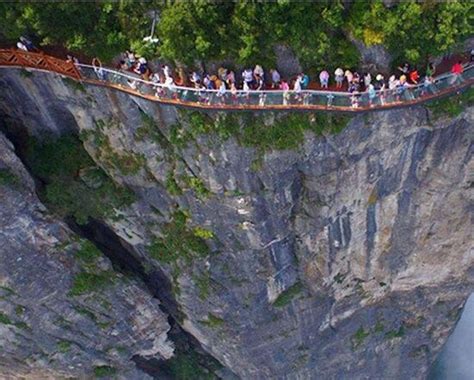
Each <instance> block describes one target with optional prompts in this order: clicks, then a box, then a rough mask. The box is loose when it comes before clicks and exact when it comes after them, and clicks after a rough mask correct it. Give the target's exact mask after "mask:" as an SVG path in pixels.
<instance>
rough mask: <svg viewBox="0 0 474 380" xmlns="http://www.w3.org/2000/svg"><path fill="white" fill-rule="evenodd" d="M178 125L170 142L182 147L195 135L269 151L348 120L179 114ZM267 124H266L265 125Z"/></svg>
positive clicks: (335, 129) (295, 145) (317, 116)
mask: <svg viewBox="0 0 474 380" xmlns="http://www.w3.org/2000/svg"><path fill="white" fill-rule="evenodd" d="M180 116H181V119H182V121H183V122H182V123H180V124H175V125H173V126H172V127H171V130H170V142H171V143H172V144H173V145H175V146H176V147H178V148H184V147H186V145H187V144H189V143H190V142H191V141H193V140H195V139H196V138H197V137H198V136H199V135H207V136H209V137H210V138H218V139H220V140H222V141H225V140H227V139H229V138H230V137H234V138H235V139H236V140H237V141H238V142H239V143H240V145H242V146H245V147H254V148H258V149H259V150H260V151H262V152H265V151H269V150H285V149H296V148H298V147H300V146H301V145H302V144H303V143H304V138H305V135H304V133H305V131H311V132H313V133H314V134H316V135H317V136H321V135H326V134H337V133H339V132H341V131H342V130H343V129H344V128H345V127H346V126H347V124H348V122H349V121H350V120H351V117H349V116H345V115H333V114H327V113H292V114H283V115H282V114H280V113H265V114H256V113H253V112H252V113H250V112H248V113H244V114H241V115H239V116H236V115H234V114H217V115H214V117H211V116H210V115H208V114H207V113H205V112H199V111H183V110H182V111H180ZM268 121H270V122H268Z"/></svg>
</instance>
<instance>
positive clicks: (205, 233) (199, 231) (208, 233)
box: [194, 227, 214, 239]
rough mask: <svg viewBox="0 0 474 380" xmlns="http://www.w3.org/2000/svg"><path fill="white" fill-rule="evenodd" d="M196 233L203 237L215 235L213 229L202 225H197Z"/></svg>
mask: <svg viewBox="0 0 474 380" xmlns="http://www.w3.org/2000/svg"><path fill="white" fill-rule="evenodd" d="M194 235H196V236H197V237H199V238H201V239H212V238H213V237H214V233H213V232H212V231H209V230H206V229H205V228H202V227H195V228H194Z"/></svg>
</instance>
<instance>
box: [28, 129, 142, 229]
mask: <svg viewBox="0 0 474 380" xmlns="http://www.w3.org/2000/svg"><path fill="white" fill-rule="evenodd" d="M27 162H28V165H29V166H30V168H31V170H32V172H33V173H34V174H35V175H36V176H38V177H39V178H40V179H41V180H43V181H44V182H45V187H44V189H42V190H41V192H40V196H41V197H42V198H43V200H45V201H46V203H47V204H48V205H49V206H50V208H51V209H52V210H53V211H55V212H56V213H57V214H59V215H60V216H62V217H65V216H69V215H71V216H73V217H74V218H75V220H76V221H77V222H78V223H80V224H83V223H86V222H87V220H88V219H89V218H95V219H104V218H108V217H112V216H113V215H114V214H115V212H114V210H115V209H116V208H120V207H124V206H126V205H129V204H131V203H132V202H133V201H134V195H133V193H132V192H131V191H130V190H128V189H126V188H124V187H122V186H119V185H116V184H115V183H114V182H113V181H112V180H111V179H110V178H109V177H108V176H107V175H106V174H105V172H103V171H102V169H100V168H99V167H97V166H96V165H95V163H94V161H93V160H92V159H91V158H90V157H89V155H88V154H87V152H86V151H85V150H84V148H83V146H82V143H81V142H80V140H79V139H78V138H77V137H76V136H74V135H63V136H61V137H59V138H55V137H53V136H48V137H47V138H45V140H44V141H38V140H35V139H32V140H31V141H30V144H29V146H28V150H27ZM85 169H87V171H88V172H90V170H91V169H93V171H94V176H95V181H94V182H95V183H97V185H98V186H94V188H91V187H90V185H88V184H87V182H89V181H87V180H85V179H84V180H83V179H82V178H81V172H83V171H84V170H85Z"/></svg>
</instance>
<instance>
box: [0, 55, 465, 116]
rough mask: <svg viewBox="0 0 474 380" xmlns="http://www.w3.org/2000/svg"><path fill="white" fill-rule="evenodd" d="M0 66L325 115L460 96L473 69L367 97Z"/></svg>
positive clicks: (183, 99)
mask: <svg viewBox="0 0 474 380" xmlns="http://www.w3.org/2000/svg"><path fill="white" fill-rule="evenodd" d="M0 67H28V68H32V69H35V70H42V71H48V72H56V73H59V74H61V75H66V76H69V77H71V78H73V79H75V80H79V81H82V82H85V83H90V84H94V85H101V86H107V87H111V88H115V89H118V90H120V91H124V92H127V93H130V94H132V95H137V96H141V97H143V98H146V99H149V100H153V101H158V102H160V103H165V104H174V105H181V106H188V107H195V108H204V109H216V110H245V109H252V110H265V109H273V110H291V109H302V110H325V111H344V112H363V111H364V112H365V111H369V110H376V109H387V108H395V107H403V106H409V105H413V104H418V103H422V102H425V101H427V100H431V99H435V98H439V97H441V96H445V95H447V94H450V93H453V92H457V91H460V90H462V89H465V88H467V87H470V86H472V85H473V84H474V65H472V64H467V65H465V67H464V72H463V74H462V75H455V74H451V73H445V74H441V75H439V76H437V77H435V78H434V80H433V83H432V84H429V85H426V84H423V83H422V84H418V85H410V86H409V87H406V88H402V89H401V88H396V89H385V90H382V91H380V90H378V91H376V92H375V93H374V94H371V96H369V93H368V92H356V93H348V92H335V91H321V90H310V89H306V90H301V91H295V90H288V91H282V90H248V91H244V90H237V91H234V92H231V91H230V90H226V91H225V92H221V91H220V90H214V89H196V88H192V87H183V86H177V85H174V84H173V85H167V84H163V83H155V82H153V81H147V80H144V79H142V78H140V77H139V76H135V75H134V74H133V73H128V72H126V73H125V72H122V71H117V70H113V69H108V68H104V67H98V66H92V65H86V64H74V63H72V62H67V61H64V60H61V59H58V58H55V57H51V56H48V55H45V54H42V53H33V52H26V51H22V50H0Z"/></svg>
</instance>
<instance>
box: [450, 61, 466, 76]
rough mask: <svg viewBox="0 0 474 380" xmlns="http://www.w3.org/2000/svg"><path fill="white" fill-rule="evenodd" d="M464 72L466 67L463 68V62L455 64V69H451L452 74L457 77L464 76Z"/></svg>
mask: <svg viewBox="0 0 474 380" xmlns="http://www.w3.org/2000/svg"><path fill="white" fill-rule="evenodd" d="M463 71H464V67H462V61H458V62H457V63H455V64H454V65H453V67H452V68H451V72H452V73H453V74H456V75H460V74H462V73H463Z"/></svg>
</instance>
